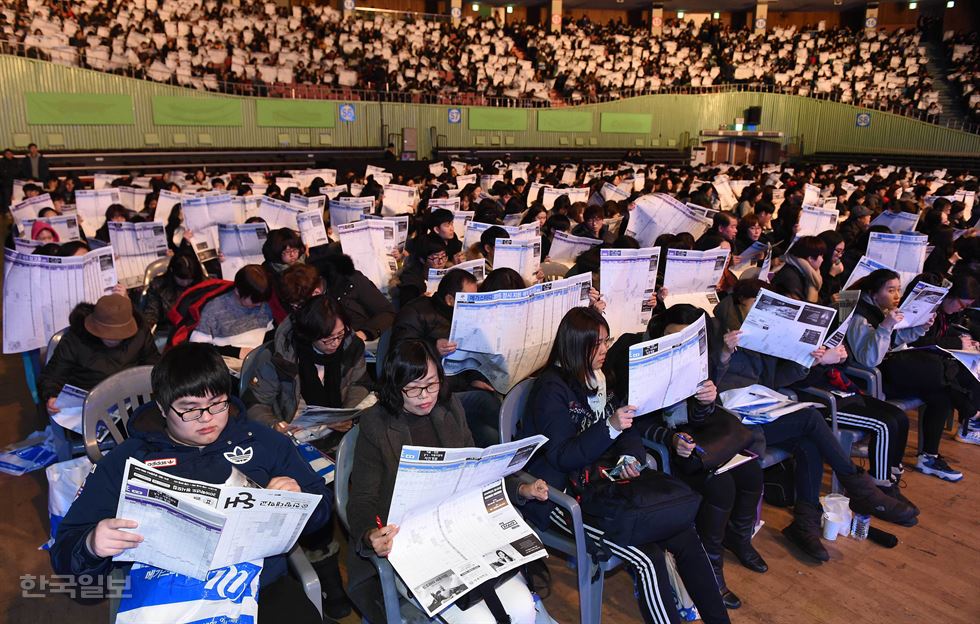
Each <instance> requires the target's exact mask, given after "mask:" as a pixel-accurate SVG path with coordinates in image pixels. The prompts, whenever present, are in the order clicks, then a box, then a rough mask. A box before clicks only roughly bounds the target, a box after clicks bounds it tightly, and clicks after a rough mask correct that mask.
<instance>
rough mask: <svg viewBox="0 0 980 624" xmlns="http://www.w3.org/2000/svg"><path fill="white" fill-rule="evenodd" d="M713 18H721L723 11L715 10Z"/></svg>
mask: <svg viewBox="0 0 980 624" xmlns="http://www.w3.org/2000/svg"><path fill="white" fill-rule="evenodd" d="M711 19H721V13H719V12H718V11H715V12H714V13H712V14H711Z"/></svg>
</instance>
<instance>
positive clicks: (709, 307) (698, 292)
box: [664, 248, 728, 314]
mask: <svg viewBox="0 0 980 624" xmlns="http://www.w3.org/2000/svg"><path fill="white" fill-rule="evenodd" d="M727 261H728V250H727V249H720V248H719V249H709V250H708V251H691V250H687V249H668V250H667V258H666V260H665V262H666V264H665V265H664V288H666V289H667V297H666V298H665V300H664V305H665V306H667V307H668V308H669V307H670V306H672V305H675V304H678V303H689V304H691V305H694V306H697V307H699V308H701V309H703V310H704V311H705V312H707V313H708V314H712V312H713V310H714V308H715V306H716V305H718V294H717V292H716V290H715V286H716V285H717V284H718V282H719V280H721V276H722V273H724V271H725V263H726V262H727Z"/></svg>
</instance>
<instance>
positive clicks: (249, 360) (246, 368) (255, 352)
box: [238, 340, 273, 397]
mask: <svg viewBox="0 0 980 624" xmlns="http://www.w3.org/2000/svg"><path fill="white" fill-rule="evenodd" d="M272 342H273V341H271V340H270V341H269V342H266V343H265V344H262V345H259V346H258V347H255V348H254V349H252V350H251V351H249V352H248V355H246V356H245V359H244V360H242V370H241V371H239V373H238V396H239V397H244V396H245V391H246V390H248V385H249V384H250V383H252V378H253V377H255V374H256V372H257V366H258V358H259V355H260V354H261V353H262V352H264V351H269V350H270V349H272Z"/></svg>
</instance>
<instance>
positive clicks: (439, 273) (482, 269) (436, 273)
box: [425, 258, 487, 294]
mask: <svg viewBox="0 0 980 624" xmlns="http://www.w3.org/2000/svg"><path fill="white" fill-rule="evenodd" d="M453 269H462V270H463V271H467V272H469V273H470V274H471V275H473V277H474V278H476V283H477V284H482V283H483V280H484V278H486V276H487V262H486V260H484V259H483V258H477V259H476V260H468V261H466V262H460V263H459V264H456V265H453V266H451V267H446V268H445V269H429V274H428V275H427V276H426V280H425V291H426V292H427V293H430V294H431V293H434V292H436V290H438V288H439V282H441V281H442V278H443V277H444V276H445V275H446V273H449V272H450V271H452V270H453Z"/></svg>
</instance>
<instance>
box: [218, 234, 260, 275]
mask: <svg viewBox="0 0 980 624" xmlns="http://www.w3.org/2000/svg"><path fill="white" fill-rule="evenodd" d="M268 234H269V230H268V228H267V227H266V225H265V223H246V224H237V223H235V224H230V223H221V224H219V225H218V249H220V250H221V257H222V258H223V259H222V260H221V276H222V277H223V278H224V279H226V280H233V279H235V274H236V273H238V270H239V269H241V268H242V267H243V266H245V265H246V264H262V263H263V262H264V261H265V256H263V255H262V245H264V244H265V239H266V237H267V236H268Z"/></svg>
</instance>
